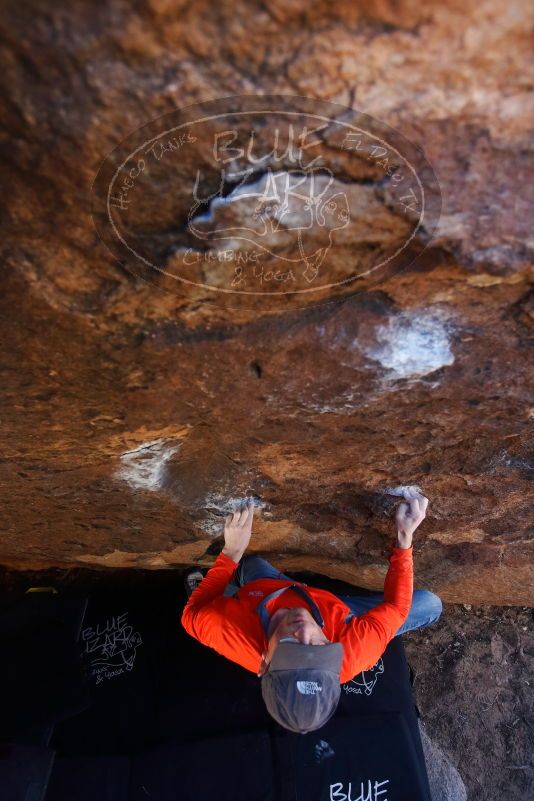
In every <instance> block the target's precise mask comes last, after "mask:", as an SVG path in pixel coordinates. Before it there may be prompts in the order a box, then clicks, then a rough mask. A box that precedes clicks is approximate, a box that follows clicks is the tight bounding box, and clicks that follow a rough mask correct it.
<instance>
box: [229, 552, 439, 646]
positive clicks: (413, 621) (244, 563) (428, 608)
mask: <svg viewBox="0 0 534 801" xmlns="http://www.w3.org/2000/svg"><path fill="white" fill-rule="evenodd" d="M260 578H274V579H281V580H283V581H285V580H287V581H293V579H292V578H291V576H286V575H285V573H281V572H280V571H279V570H277V569H276V568H275V567H273V566H272V565H271V564H270V562H268V561H267V560H266V559H262V558H261V556H244V557H243V559H242V560H241V562H240V563H239V566H238V567H236V570H235V574H234V581H230V582H229V583H228V584H227V585H226V589H225V591H224V595H233V594H234V593H235V592H236V591H237V590H238V589H239V588H240V587H243V586H244V585H245V584H248V582H249V581H255V580H256V579H260ZM337 597H338V598H340V599H341V600H342V601H343V603H346V604H347V606H348V607H349V609H350V610H351V611H352V612H354V613H355V614H356V615H362V614H363V613H364V612H368V611H369V609H373V607H375V606H377V604H380V603H382V601H383V600H384V594H383V593H381V592H375V593H373V594H372V595H369V596H365V597H364V596H361V595H338V596H337ZM442 611H443V604H442V603H441V600H440V599H439V598H438V596H437V595H434V593H433V592H429V591H428V590H414V593H413V597H412V605H411V607H410V613H409V615H408V617H407V619H406V620H405V621H404V623H403V624H402V626H401V627H400V628H399V630H398V631H397V633H396V634H395V636H396V637H398V635H399V634H406V632H407V631H413V629H422V628H424V626H430V625H431V624H432V623H435V622H436V620H438V618H439V616H440V615H441V612H442Z"/></svg>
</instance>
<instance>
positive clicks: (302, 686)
mask: <svg viewBox="0 0 534 801" xmlns="http://www.w3.org/2000/svg"><path fill="white" fill-rule="evenodd" d="M297 690H298V691H299V693H300V694H301V695H315V694H316V693H321V692H322V691H323V688H322V687H321V685H320V684H319V682H317V681H297Z"/></svg>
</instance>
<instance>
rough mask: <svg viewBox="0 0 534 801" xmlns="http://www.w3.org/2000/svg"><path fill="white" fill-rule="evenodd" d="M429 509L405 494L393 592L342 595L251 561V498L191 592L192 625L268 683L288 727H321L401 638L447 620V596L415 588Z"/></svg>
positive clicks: (276, 714) (275, 713) (391, 575)
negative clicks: (418, 546)
mask: <svg viewBox="0 0 534 801" xmlns="http://www.w3.org/2000/svg"><path fill="white" fill-rule="evenodd" d="M427 506H428V499H427V498H425V497H424V496H423V495H421V494H420V493H419V492H418V491H416V490H411V489H408V490H405V491H404V502H403V503H401V504H400V505H399V507H398V509H397V513H396V517H395V520H396V524H397V540H396V544H395V546H394V547H392V549H391V553H390V555H389V569H388V572H387V575H386V578H385V582H384V593H383V594H378V593H377V594H374V595H373V596H368V597H355V596H341V597H339V598H338V597H337V596H336V595H334V594H333V593H330V592H327V591H326V590H320V589H318V588H315V587H308V586H307V585H305V584H302V583H297V582H295V581H293V580H292V579H291V578H290V577H289V576H286V575H285V574H283V573H280V572H279V571H278V570H276V568H274V567H273V566H272V565H270V564H269V562H267V561H266V560H265V559H261V558H260V557H257V556H248V557H245V558H243V555H244V553H245V551H246V549H247V547H248V544H249V542H250V537H251V533H252V520H253V516H254V504H253V500H252V499H251V498H249V499H248V501H247V502H246V503H245V504H243V505H242V506H241V508H240V509H238V510H236V511H235V512H234V513H233V514H230V515H228V517H227V518H226V521H225V527H224V539H225V547H224V548H223V550H222V552H221V554H219V556H218V557H217V559H216V560H215V564H214V565H213V567H212V568H211V569H210V570H209V571H208V573H207V575H206V576H205V577H204V578H203V579H202V580H201V581H200V583H199V584H198V586H197V587H196V589H194V591H193V592H192V593H191V595H190V597H189V600H188V602H187V604H186V606H185V608H184V611H183V614H182V625H183V626H184V628H185V629H186V631H187V632H188V633H189V634H191V636H193V637H195V638H196V639H198V640H199V641H200V642H202V643H203V644H205V645H207V646H209V647H211V648H213V649H214V650H216V651H217V652H218V653H220V654H221V655H223V656H226V657H227V658H228V659H231V660H232V661H234V662H237V663H238V664H240V665H242V666H243V667H244V668H246V669H247V670H251V671H253V672H254V673H256V674H257V675H258V676H259V677H261V681H262V695H263V699H264V701H265V704H266V707H267V709H268V711H269V713H270V714H271V716H272V717H273V718H274V719H275V720H276V721H278V723H279V724H280V725H281V726H284V727H285V728H286V729H289V730H290V731H294V732H299V733H301V734H306V733H307V732H310V731H314V730H315V729H318V728H320V727H321V726H323V725H324V724H325V723H326V722H327V721H328V720H329V719H330V718H331V717H332V715H333V714H334V712H335V710H336V707H337V704H338V702H339V697H340V694H341V684H342V683H344V682H345V681H349V680H350V679H351V678H352V677H353V676H355V675H356V674H357V673H359V672H361V671H362V670H367V669H369V668H370V667H372V666H373V665H374V664H376V662H377V661H378V659H379V658H380V656H381V655H382V654H383V653H384V651H385V649H386V646H387V644H388V642H389V641H390V640H391V639H393V637H395V636H397V635H399V634H402V633H404V632H406V631H410V630H412V629H414V628H420V627H422V626H426V625H429V624H431V623H434V622H435V621H436V620H437V619H438V618H439V616H440V614H441V611H442V604H441V601H440V599H439V598H438V597H437V596H436V595H434V594H433V593H431V592H428V591H425V590H417V591H416V592H415V593H414V592H413V562H412V551H413V548H412V536H413V533H414V531H415V529H416V528H417V527H418V526H419V524H420V523H421V522H422V521H423V520H424V518H425V515H426V509H427Z"/></svg>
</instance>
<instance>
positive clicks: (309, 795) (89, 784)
mask: <svg viewBox="0 0 534 801" xmlns="http://www.w3.org/2000/svg"><path fill="white" fill-rule="evenodd" d="M144 581H145V580H144V579H143V580H142V581H141V580H140V586H136V587H133V586H131V587H128V588H125V587H117V586H111V585H110V586H109V587H108V588H107V589H106V590H105V591H102V592H99V593H95V594H94V595H93V596H91V597H90V600H89V606H88V609H87V613H86V618H85V620H84V625H83V630H82V637H81V643H82V645H83V647H84V648H85V650H86V654H85V659H86V668H87V669H88V670H89V672H92V690H91V692H92V701H93V705H92V707H91V709H89V710H86V711H85V712H82V713H81V714H79V715H77V716H76V717H75V718H72V719H70V720H66V721H64V722H63V723H61V724H60V725H59V726H57V727H56V731H55V734H54V737H53V739H52V745H53V747H54V748H56V749H57V751H58V757H57V758H56V765H55V767H54V769H53V772H52V778H51V781H50V788H51V789H50V797H48V796H47V798H46V801H71V798H72V801H74V799H75V801H103V799H105V801H140V799H143V801H144V799H150V798H155V799H157V801H167V799H169V801H174V799H180V801H198V799H209V798H217V799H224V798H229V799H230V798H231V799H232V801H263V799H271V798H273V799H275V801H300V800H301V799H302V801H314V799H317V801H429V799H430V793H429V789H428V782H427V777H426V769H425V764H424V757H423V751H422V745H421V740H420V735H419V728H418V721H417V713H416V707H415V703H414V699H413V694H412V688H411V685H410V674H409V668H408V665H407V662H406V658H405V654H404V648H403V643H402V638H399V637H398V638H395V639H394V640H393V641H392V642H391V643H390V644H389V645H388V647H387V649H386V652H385V653H384V655H383V656H382V657H381V659H380V660H378V662H377V664H376V665H375V666H374V667H373V668H372V669H371V670H369V671H366V672H365V673H361V674H358V675H357V676H354V677H353V678H352V679H351V681H349V682H345V683H344V684H343V685H342V689H341V699H340V703H339V706H338V709H337V711H336V714H335V715H334V717H333V718H332V719H331V720H330V721H329V722H328V723H327V724H326V725H325V726H324V727H322V728H321V729H319V730H318V731H317V732H310V733H309V734H307V735H298V734H293V733H292V732H288V731H286V730H285V729H283V728H282V727H280V726H279V725H278V724H277V723H276V722H275V721H274V720H273V719H272V718H271V717H270V716H269V715H268V713H267V711H266V709H265V706H264V704H263V700H262V697H261V682H260V680H259V679H258V677H257V676H255V675H254V674H252V673H250V672H249V671H246V670H245V669H244V668H242V667H240V666H239V665H237V664H235V663H233V662H231V661H229V660H227V659H225V658H223V657H221V656H220V655H219V654H217V653H216V652H215V651H213V650H212V649H210V648H206V647H205V646H203V645H201V644H200V643H198V642H197V641H196V640H194V639H193V638H192V637H190V636H189V635H188V634H187V633H186V632H185V631H184V630H183V629H182V628H181V625H180V616H181V612H182V609H183V605H184V603H185V597H184V593H183V590H182V587H181V582H182V577H181V575H180V574H178V573H173V572H170V573H169V575H168V576H166V577H165V581H161V579H160V580H159V583H158V581H156V578H155V577H151V578H147V579H146V584H143V582H144ZM309 583H313V582H312V581H311V580H309ZM316 583H317V585H318V586H322V585H321V582H320V580H317V581H316ZM345 592H346V590H345ZM87 643H89V645H87ZM99 677H101V678H99ZM67 757H70V758H71V760H73V759H76V758H81V757H83V760H82V761H81V762H80V763H78V774H79V776H80V777H82V778H83V777H85V778H83V780H81V784H80V786H79V788H78V790H77V792H78V795H68V792H71V793H72V792H75V790H76V788H75V785H73V784H72V782H74V783H75V781H76V779H75V774H76V770H73V766H74V765H76V762H74V761H70V762H69V760H68V759H67ZM103 757H107V758H110V759H112V760H113V758H115V757H121V759H122V760H126V761H122V762H121V763H120V767H118V766H117V765H115V767H113V769H111V767H110V765H111V764H112V762H109V763H107V764H108V767H107V768H106V770H107V771H108V772H107V773H106V771H104V770H103V769H102V764H103V763H102V758H103ZM69 765H70V767H69ZM117 770H118V773H117V772H116V771H117ZM69 771H70V774H69ZM128 771H129V782H128V788H129V789H128V793H129V795H128V797H127V799H126V797H125V795H124V794H125V792H126V791H125V785H126V779H125V778H124V776H125V775H126V773H128ZM69 775H70V778H68V776H69ZM106 776H108V779H106ZM89 777H91V778H89ZM69 782H70V783H71V784H70V785H69ZM106 782H107V783H106ZM369 783H371V784H369ZM104 786H105V787H106V788H107V789H105V787H104ZM69 787H70V789H68V788H69ZM143 788H144V789H143ZM82 789H83V793H82ZM61 793H63V795H62V794H61ZM149 793H151V794H149Z"/></svg>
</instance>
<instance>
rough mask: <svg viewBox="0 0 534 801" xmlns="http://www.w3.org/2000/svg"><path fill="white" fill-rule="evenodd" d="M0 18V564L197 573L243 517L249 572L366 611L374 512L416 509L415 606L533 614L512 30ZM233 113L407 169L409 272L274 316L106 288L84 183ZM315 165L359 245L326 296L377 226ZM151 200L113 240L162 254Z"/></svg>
mask: <svg viewBox="0 0 534 801" xmlns="http://www.w3.org/2000/svg"><path fill="white" fill-rule="evenodd" d="M0 17H1V21H0V24H1V26H2V36H3V39H4V44H5V46H4V48H3V50H2V53H1V55H0V64H1V67H2V69H1V72H0V83H1V85H2V97H3V104H2V106H3V109H2V116H3V133H2V161H1V166H0V170H1V173H0V174H1V179H2V185H3V186H4V198H5V200H6V206H7V215H6V218H5V223H4V225H3V230H2V272H3V293H2V301H1V304H2V343H3V344H2V354H3V363H4V367H5V369H4V378H3V381H2V386H1V391H2V396H3V397H2V432H3V437H2V442H3V450H2V460H1V467H0V475H1V481H2V488H3V492H2V521H3V526H2V528H3V534H2V538H1V540H0V562H1V563H2V564H5V565H7V566H11V567H17V568H21V569H24V568H28V569H29V568H36V567H46V566H52V565H58V566H71V565H84V566H88V565H89V566H140V567H147V566H148V567H153V568H161V567H167V566H172V565H178V564H182V565H183V564H188V563H198V564H201V565H204V566H207V565H209V564H211V562H212V561H213V554H214V553H216V552H217V548H218V547H219V546H220V532H221V521H222V515H223V513H224V511H225V510H226V509H227V508H228V506H229V505H231V503H232V500H233V499H236V498H239V497H242V496H244V495H245V494H246V493H249V494H254V496H255V497H256V498H257V504H258V513H257V517H256V525H255V528H254V534H253V539H252V541H251V548H250V550H251V552H256V553H261V554H262V555H265V556H266V557H267V558H270V559H272V560H273V561H274V562H275V563H276V564H277V565H279V566H280V568H281V569H286V570H291V569H294V570H308V569H309V570H316V571H319V572H323V573H325V574H327V575H330V576H333V577H336V578H340V579H344V580H348V581H352V582H354V583H359V584H361V585H364V586H369V587H380V586H381V583H382V581H383V576H384V572H385V560H384V555H385V553H386V549H387V545H388V542H389V541H390V540H392V538H393V536H394V530H393V524H392V517H393V511H394V504H395V502H396V501H395V498H394V496H391V495H389V494H388V492H387V490H388V489H391V488H394V487H397V486H399V485H407V484H410V485H411V484H417V485H419V486H420V487H421V488H422V489H423V491H424V492H425V494H426V495H427V496H428V497H429V498H430V505H429V510H428V517H427V519H426V520H425V521H424V523H423V524H422V526H421V528H420V529H419V530H418V532H417V534H416V538H415V566H416V585H417V586H418V587H427V588H429V589H431V590H434V591H435V592H438V593H439V594H440V595H441V596H442V597H443V599H444V600H448V601H461V602H468V603H478V602H485V603H495V604H505V605H506V604H518V605H528V604H532V603H534V598H533V589H532V588H533V586H534V566H533V565H534V563H533V558H532V534H531V530H529V489H530V487H531V481H532V471H533V463H532V461H531V455H529V439H530V441H531V438H532V435H531V432H532V415H533V405H532V392H531V385H529V380H530V375H531V373H529V367H530V365H529V361H528V354H529V351H528V347H529V344H531V332H532V301H531V295H529V294H528V291H529V285H528V277H529V267H530V264H531V251H529V249H528V234H529V230H528V222H529V218H528V209H529V197H528V192H529V191H531V187H532V161H531V159H530V158H529V157H530V156H531V144H532V143H531V133H530V130H529V125H530V115H529V113H528V94H527V92H528V85H529V74H528V65H529V60H528V50H527V48H528V44H529V42H528V38H527V27H528V26H527V20H528V4H527V3H526V2H519V3H515V4H513V5H510V4H508V3H506V2H504V0H487V2H483V3H482V4H479V5H477V6H476V7H475V6H473V7H469V6H468V5H467V6H466V4H465V3H456V2H452V1H451V0H446V2H445V3H443V2H440V3H438V2H431V3H425V4H420V3H418V4H416V3H413V2H411V0H405V1H404V2H401V3H390V2H387V1H386V0H384V1H383V2H376V3H373V4H370V5H369V4H363V3H354V2H344V1H343V0H342V1H341V2H338V3H336V4H335V5H332V4H330V3H327V2H319V3H316V4H312V5H310V4H305V3H301V2H295V3H282V2H272V1H271V0H270V1H269V2H265V3H257V4H256V3H248V2H247V3H245V2H233V1H229V2H225V3H221V4H216V5H214V4H212V3H207V2H206V3H204V2H199V3H194V4H187V3H180V2H162V1H161V0H147V2H144V3H141V4H136V5H132V4H130V3H126V2H122V1H120V0H110V1H109V2H107V3H104V4H98V5H96V6H95V5H94V4H90V5H88V4H85V3H82V2H70V3H68V4H67V3H66V2H58V3H54V4H52V6H50V7H46V8H45V7H44V6H43V4H42V3H37V2H32V1H31V0H30V1H29V2H26V3H24V4H20V3H18V4H17V3H14V2H8V3H6V4H4V6H3V8H2V10H1V12H0ZM246 94H249V95H276V94H282V95H295V96H297V95H298V96H306V97H311V98H316V99H317V100H324V101H332V102H335V103H338V104H341V105H345V106H348V107H351V108H355V109H359V110H360V111H361V112H363V113H365V114H369V115H372V116H373V117H374V118H376V119H379V120H382V121H383V122H384V123H385V124H386V125H388V126H391V127H392V128H394V129H396V130H398V131H399V132H400V133H401V134H402V135H403V136H404V137H406V138H407V139H408V140H410V141H411V142H412V143H414V144H415V146H416V147H419V148H422V149H423V150H424V153H425V155H426V157H427V159H428V161H429V162H430V164H431V165H432V167H433V170H434V172H435V174H436V176H437V179H438V181H439V185H440V188H441V193H442V200H443V207H442V213H441V219H440V223H439V227H438V229H437V230H436V231H435V232H434V233H433V235H432V237H431V239H430V241H428V242H427V241H425V239H424V231H423V232H419V235H418V236H419V244H420V245H421V246H423V245H427V247H426V250H425V251H424V253H423V254H422V255H419V256H418V258H417V259H416V260H415V261H411V262H410V261H407V263H406V266H405V267H404V269H402V270H400V271H396V272H392V273H391V274H388V275H387V276H384V280H382V281H380V282H375V283H374V284H371V283H369V284H365V283H364V284H363V285H361V286H357V285H354V284H349V285H348V286H347V287H346V288H345V289H343V290H341V291H339V292H336V293H335V295H332V296H331V298H330V299H329V301H330V302H322V303H320V304H319V303H316V302H315V303H314V302H310V303H299V304H297V305H295V306H294V307H293V306H291V304H289V303H285V302H280V303H279V304H270V305H269V306H268V307H264V306H262V304H261V303H260V302H257V303H256V302H253V303H250V304H246V303H245V304H243V303H242V304H234V305H232V304H231V303H223V302H220V299H219V298H216V299H215V301H214V298H213V296H212V294H213V293H211V294H210V292H209V291H207V290H198V291H197V290H195V291H194V292H193V291H191V292H189V293H184V294H179V293H173V292H164V291H162V287H161V286H158V279H157V278H154V277H153V278H154V280H152V281H151V282H147V281H144V280H142V278H141V277H139V276H137V277H136V276H134V275H132V273H131V272H130V271H128V270H127V269H123V267H121V265H120V264H119V263H118V262H117V261H116V260H115V259H114V258H113V256H112V255H111V253H110V252H109V251H108V249H107V248H106V247H105V246H104V244H103V243H102V242H101V240H100V239H99V237H98V234H97V232H96V230H95V227H94V225H93V221H92V219H91V210H92V208H93V206H92V198H91V184H92V182H93V179H94V178H95V175H96V173H97V171H98V169H99V167H100V165H101V163H102V161H103V160H104V159H105V158H106V156H107V155H108V153H109V152H110V151H111V150H112V149H113V148H114V147H115V146H116V145H118V144H119V142H121V141H122V140H123V139H124V138H125V137H127V136H128V135H129V134H130V133H131V132H132V131H133V130H135V129H138V128H139V127H140V126H142V125H144V124H145V123H147V122H149V121H150V120H152V119H154V118H156V117H158V116H160V115H163V114H167V113H169V112H172V110H173V109H174V108H175V107H177V106H178V107H180V108H183V107H185V106H187V105H188V104H193V103H196V102H199V101H210V100H212V99H214V98H218V97H225V96H230V95H246ZM324 146H325V149H328V148H329V149H330V152H331V153H332V154H334V152H335V143H334V142H333V141H326V142H325V145H324ZM337 157H339V153H337V155H336V158H337ZM332 159H333V162H334V161H335V158H334V155H333V156H332ZM336 163H337V170H338V174H337V179H336V180H339V181H344V182H345V183H346V185H347V192H348V193H352V194H351V195H350V197H351V198H353V201H352V202H353V205H354V207H356V206H358V208H359V209H360V215H359V217H358V219H359V220H360V221H362V220H364V221H365V226H362V229H361V230H360V229H358V231H357V233H354V231H355V230H356V229H354V228H350V229H347V237H346V238H345V239H343V237H342V238H341V239H340V240H339V242H338V244H339V247H338V249H337V250H335V252H334V251H333V252H332V254H331V256H332V260H331V262H330V267H329V269H332V270H334V271H338V272H339V273H340V271H342V270H343V268H344V266H345V265H346V260H347V258H349V257H350V255H351V254H354V253H356V251H357V250H358V247H359V244H361V251H362V252H368V250H369V248H370V247H371V244H373V246H374V245H376V243H379V244H380V243H381V242H383V241H386V240H387V241H388V243H394V242H396V241H397V238H398V237H400V236H402V235H403V234H404V232H405V227H406V222H405V221H403V220H401V219H400V218H399V217H398V216H397V215H394V214H392V213H391V206H390V204H388V197H387V192H385V193H384V192H382V191H381V187H380V186H379V184H380V181H379V178H378V177H377V176H376V174H374V173H373V171H372V170H370V171H369V170H364V169H363V165H362V164H358V163H357V162H356V163H355V164H356V168H355V167H354V163H352V162H351V164H350V165H348V163H346V162H342V161H338V162H336ZM185 166H187V165H185ZM351 170H352V172H351ZM176 186H177V187H178V188H179V181H178V183H177V185H176ZM173 190H174V186H173ZM159 198H160V199H159V200H158V197H156V196H155V197H154V200H153V204H152V205H150V203H148V202H147V206H146V209H145V211H146V214H145V215H144V216H143V217H140V216H139V217H137V218H135V217H132V219H131V226H132V228H133V230H134V231H135V234H136V236H137V237H138V238H141V237H144V240H143V241H144V243H145V245H146V248H147V250H148V251H151V252H161V251H162V250H165V252H166V253H167V252H168V247H169V245H170V244H172V242H173V241H174V238H175V239H176V245H177V246H182V244H183V243H182V240H181V235H182V229H181V227H180V226H181V225H183V219H182V218H181V217H180V216H179V214H181V213H182V212H183V208H182V207H181V206H180V205H179V204H178V202H177V201H176V203H175V202H174V200H173V198H174V195H173V196H171V194H168V195H167V196H165V197H164V196H163V195H160V196H159ZM151 202H152V201H151ZM352 222H354V220H352ZM173 225H176V228H173ZM349 232H351V233H350V236H349V235H348V234H349ZM314 233H315V232H314ZM344 236H345V235H344ZM163 246H165V247H164V248H163ZM365 249H367V250H365ZM168 258H169V263H170V262H172V256H169V257H168ZM336 274H337V272H336ZM160 283H162V281H161V282H160ZM312 300H313V299H312ZM321 300H322V301H326V300H328V298H326V297H322V298H321ZM529 434H530V437H529Z"/></svg>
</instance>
